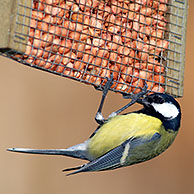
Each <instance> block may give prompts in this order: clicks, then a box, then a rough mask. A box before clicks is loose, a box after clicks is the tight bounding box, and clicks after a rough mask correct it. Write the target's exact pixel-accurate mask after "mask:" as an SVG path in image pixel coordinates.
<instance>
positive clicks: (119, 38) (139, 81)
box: [0, 0, 188, 97]
mask: <svg viewBox="0 0 194 194" xmlns="http://www.w3.org/2000/svg"><path fill="white" fill-rule="evenodd" d="M0 3H1V7H0V16H1V17H0V26H1V30H0V55H2V56H5V57H8V58H10V59H13V60H16V61H18V62H19V63H22V64H25V65H27V66H30V67H35V68H38V69H40V70H44V71H47V72H50V73H54V74H57V75H60V76H64V77H68V78H71V79H74V80H77V81H80V82H83V83H87V84H89V85H93V86H96V87H97V88H102V87H103V85H104V84H105V83H106V80H107V79H106V77H110V75H111V74H113V79H114V83H113V85H112V87H111V90H113V91H115V92H120V93H122V94H130V95H132V94H136V93H138V92H140V91H141V89H142V87H143V86H144V85H145V83H147V85H148V89H149V90H150V91H158V92H166V93H169V94H171V95H173V96H175V97H181V96H183V78H184V62H185V34H186V20H187V8H188V3H187V0H32V1H30V0H15V1H12V0H0Z"/></svg>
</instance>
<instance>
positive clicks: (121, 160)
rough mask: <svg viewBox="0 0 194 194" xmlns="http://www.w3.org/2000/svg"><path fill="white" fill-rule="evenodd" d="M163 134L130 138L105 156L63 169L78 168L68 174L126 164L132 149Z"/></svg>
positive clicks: (101, 169)
mask: <svg viewBox="0 0 194 194" xmlns="http://www.w3.org/2000/svg"><path fill="white" fill-rule="evenodd" d="M160 137H161V135H160V134H159V133H155V134H154V135H153V136H152V138H151V139H144V138H142V137H139V138H130V139H128V140H126V141H125V142H124V143H122V144H121V145H119V146H117V147H116V148H114V149H112V150H110V151H109V152H107V153H106V154H104V155H103V156H101V157H99V158H97V159H95V160H93V161H91V162H89V163H87V164H84V165H82V166H80V167H75V168H68V169H65V170H63V171H70V170H75V169H78V170H76V171H74V172H72V173H70V174H68V175H72V174H77V173H80V172H89V171H103V170H108V169H115V168H119V167H121V166H124V165H125V161H126V159H127V158H128V156H129V155H130V151H131V150H132V149H134V148H136V147H139V146H142V145H144V144H146V143H149V142H153V141H156V142H157V141H158V140H159V139H160Z"/></svg>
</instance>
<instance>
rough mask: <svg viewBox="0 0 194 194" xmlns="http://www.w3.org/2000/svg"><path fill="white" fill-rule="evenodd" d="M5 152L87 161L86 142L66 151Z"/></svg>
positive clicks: (16, 149)
mask: <svg viewBox="0 0 194 194" xmlns="http://www.w3.org/2000/svg"><path fill="white" fill-rule="evenodd" d="M7 151H11V152H19V153H27V154H44V155H63V156H69V157H73V158H80V159H85V160H89V159H88V157H87V154H86V153H87V150H86V142H85V143H82V144H78V145H75V146H72V147H70V148H67V149H28V148H9V149H7Z"/></svg>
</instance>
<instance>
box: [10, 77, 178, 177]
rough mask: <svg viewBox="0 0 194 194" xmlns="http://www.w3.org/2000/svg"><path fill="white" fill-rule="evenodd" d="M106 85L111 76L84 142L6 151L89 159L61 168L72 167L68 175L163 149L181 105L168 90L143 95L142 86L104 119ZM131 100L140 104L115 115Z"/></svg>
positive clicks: (173, 131) (114, 165)
mask: <svg viewBox="0 0 194 194" xmlns="http://www.w3.org/2000/svg"><path fill="white" fill-rule="evenodd" d="M110 86H111V79H109V80H108V81H107V83H106V85H105V87H104V90H103V96H102V100H101V103H100V106H99V109H98V112H97V114H96V117H95V119H96V121H97V123H98V124H99V126H98V127H97V129H96V130H95V131H94V133H93V134H92V135H91V136H90V137H89V139H88V140H86V141H85V142H84V143H81V144H77V145H74V146H72V147H69V148H67V149H47V150H42V149H25V148H10V149H8V151H13V152H22V153H30V154H49V155H63V156H70V157H74V158H79V159H83V160H88V161H89V162H88V163H86V164H83V165H81V166H78V167H74V168H68V169H64V170H63V171H71V170H74V171H73V172H71V173H69V174H68V175H72V174H77V173H80V172H90V171H104V170H112V169H116V168H120V167H124V166H129V165H132V164H137V163H140V162H144V161H147V160H150V159H152V158H154V157H156V156H158V155H159V154H161V153H162V152H164V151H165V150H166V149H167V148H168V147H169V146H170V145H171V144H172V142H173V141H174V139H175V137H176V135H177V132H178V130H179V127H180V121H181V109H180V106H179V104H178V102H177V101H176V100H175V99H174V98H173V97H172V96H170V95H168V94H162V93H154V94H150V95H145V93H146V91H145V88H144V89H143V90H142V92H140V93H139V94H136V95H134V96H133V97H132V100H131V101H130V103H128V104H127V105H125V106H124V107H123V108H121V109H119V110H118V111H116V112H113V113H112V114H111V115H110V116H109V118H108V119H106V120H105V119H104V117H103V116H102V113H101V110H102V107H103V103H104V100H105V97H106V95H107V92H108V89H109V88H110ZM135 102H137V103H139V104H141V105H143V108H142V109H140V110H138V111H135V112H130V113H127V114H122V115H119V113H120V112H122V111H123V110H125V109H126V108H128V107H129V106H131V105H132V104H134V103H135Z"/></svg>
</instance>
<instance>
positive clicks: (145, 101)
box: [136, 98, 150, 106]
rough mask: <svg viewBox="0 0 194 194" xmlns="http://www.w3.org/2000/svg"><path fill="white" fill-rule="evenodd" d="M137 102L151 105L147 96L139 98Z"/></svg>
mask: <svg viewBox="0 0 194 194" xmlns="http://www.w3.org/2000/svg"><path fill="white" fill-rule="evenodd" d="M136 102H137V103H139V104H141V105H143V106H150V103H149V102H148V101H147V99H146V98H143V99H140V98H139V99H137V101H136Z"/></svg>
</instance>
